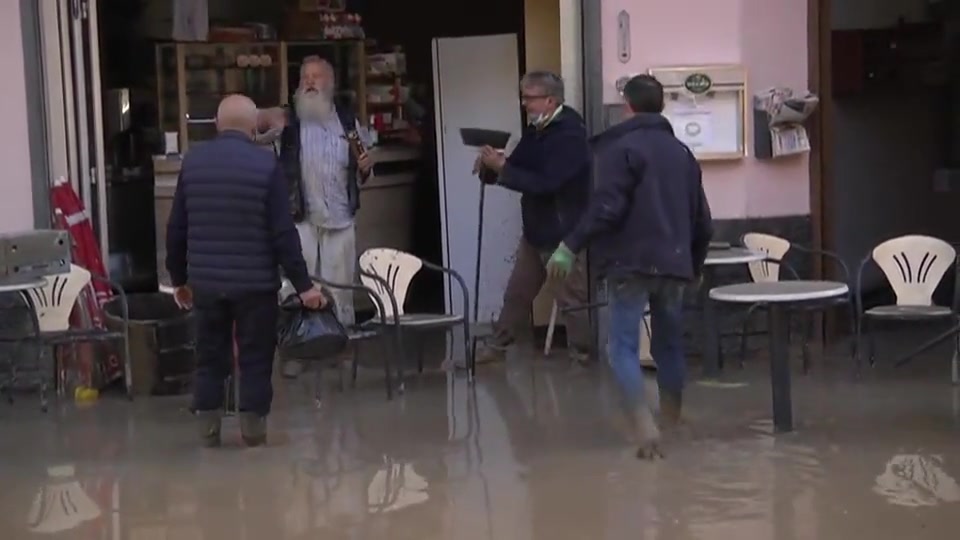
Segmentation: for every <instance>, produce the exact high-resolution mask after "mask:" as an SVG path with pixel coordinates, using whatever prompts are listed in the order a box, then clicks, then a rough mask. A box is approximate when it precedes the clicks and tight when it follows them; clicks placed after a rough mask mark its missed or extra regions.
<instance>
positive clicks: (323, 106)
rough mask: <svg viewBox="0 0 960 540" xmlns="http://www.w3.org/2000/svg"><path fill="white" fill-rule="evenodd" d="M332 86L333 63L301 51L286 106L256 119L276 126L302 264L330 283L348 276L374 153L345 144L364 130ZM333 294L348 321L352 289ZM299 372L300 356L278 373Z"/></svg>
mask: <svg viewBox="0 0 960 540" xmlns="http://www.w3.org/2000/svg"><path fill="white" fill-rule="evenodd" d="M334 90H335V80H334V70H333V66H332V65H330V63H329V62H327V61H326V60H323V59H321V58H320V57H319V56H308V57H306V58H304V59H303V63H302V64H301V66H300V86H299V88H297V91H296V93H295V94H294V100H293V103H294V105H293V107H292V108H289V107H288V108H284V109H269V110H266V111H261V115H260V124H261V129H263V128H266V129H267V130H268V131H270V130H272V131H274V132H275V131H276V130H277V128H279V126H280V125H282V126H283V131H282V133H281V134H280V163H281V164H282V166H283V170H284V173H285V175H286V177H287V182H288V183H289V191H290V211H291V213H292V214H293V218H294V221H295V222H296V223H297V231H298V232H299V233H300V243H301V245H302V247H303V256H304V259H306V261H307V268H308V269H309V270H310V271H311V272H313V273H315V275H319V276H320V277H322V278H323V279H326V280H329V281H331V282H335V283H352V282H353V280H354V272H355V267H356V257H357V254H356V236H355V233H354V217H355V215H356V213H357V210H358V209H359V207H360V184H362V183H363V182H365V181H366V180H367V179H369V177H370V175H371V173H372V170H373V160H372V158H371V156H370V155H369V154H368V153H367V152H363V153H362V154H360V155H359V156H357V155H355V154H354V152H352V151H351V149H350V144H349V141H348V140H347V135H348V134H350V133H351V132H354V131H356V132H357V133H358V134H363V133H365V132H364V131H363V130H360V129H359V128H360V124H359V122H358V121H357V118H356V115H355V114H354V112H353V111H352V110H350V109H349V108H348V107H345V106H340V105H338V104H337V103H336V102H335V101H334ZM364 142H367V141H364ZM364 146H369V145H368V144H365V145H364ZM332 296H333V300H334V303H335V305H336V307H337V316H338V317H339V319H340V321H341V322H342V323H343V324H352V323H353V322H354V311H353V292H352V291H334V292H333V293H332ZM302 371H303V366H302V364H301V363H300V362H297V361H295V360H289V359H288V360H286V361H285V362H284V366H283V375H284V376H286V377H290V378H294V377H297V376H298V375H299V374H300V373H301V372H302Z"/></svg>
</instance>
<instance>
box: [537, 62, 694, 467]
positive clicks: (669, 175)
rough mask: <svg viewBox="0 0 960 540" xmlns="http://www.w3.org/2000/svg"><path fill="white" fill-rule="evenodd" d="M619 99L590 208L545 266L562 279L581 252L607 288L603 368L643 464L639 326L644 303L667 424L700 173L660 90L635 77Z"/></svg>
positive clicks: (677, 397)
mask: <svg viewBox="0 0 960 540" xmlns="http://www.w3.org/2000/svg"><path fill="white" fill-rule="evenodd" d="M623 97H624V100H625V101H626V104H627V108H628V113H627V115H628V118H627V119H626V120H625V121H624V122H622V123H621V124H618V125H616V126H614V127H612V128H610V129H609V130H607V131H605V132H604V133H602V134H600V135H598V136H597V137H596V138H595V139H594V141H593V143H594V144H595V150H596V159H597V183H598V184H597V190H596V192H595V193H594V195H593V197H594V198H593V201H592V202H591V205H590V209H589V210H588V212H587V214H586V216H585V217H584V219H583V221H581V222H580V224H579V225H578V226H577V227H576V229H575V230H574V231H573V232H572V233H570V234H569V235H567V237H566V239H565V240H564V241H563V242H562V243H561V244H560V247H559V248H557V250H556V251H555V252H554V254H553V256H552V257H551V258H550V261H549V262H548V264H547V266H548V272H549V273H550V275H551V277H554V278H556V277H562V276H564V275H566V274H567V272H568V271H569V268H570V267H571V266H572V264H573V263H572V261H573V254H574V253H577V252H579V251H580V250H582V249H585V248H586V247H587V245H588V244H589V245H590V248H591V253H592V254H593V256H594V257H595V259H596V262H597V264H598V267H599V271H600V273H601V275H602V276H603V277H606V279H607V285H608V289H607V290H608V296H609V301H610V333H609V356H610V365H611V367H612V368H613V371H614V374H615V376H616V380H617V383H618V385H619V386H620V389H621V391H622V394H623V398H624V401H625V403H626V406H627V412H628V414H630V415H631V416H632V420H633V421H634V423H635V424H634V425H635V426H636V429H637V436H638V439H639V442H640V450H639V452H638V455H639V456H640V457H644V458H652V457H655V456H659V455H660V450H659V438H660V433H659V429H658V428H657V425H656V423H655V422H654V420H653V416H652V412H651V410H650V407H649V405H648V404H647V403H646V401H645V400H644V399H643V396H642V390H643V380H642V379H643V376H642V373H641V370H640V364H639V361H638V349H639V346H640V324H641V321H642V320H643V315H644V310H645V309H646V307H647V304H648V303H649V304H650V311H651V314H650V315H651V319H652V320H651V323H652V328H651V344H650V348H651V353H652V355H653V359H654V361H655V362H656V363H657V382H658V385H659V388H660V410H661V415H662V417H663V418H662V419H663V421H664V423H665V424H666V425H675V424H676V423H678V422H679V421H680V409H681V403H682V395H683V385H684V380H685V377H686V374H685V359H684V353H683V321H682V304H683V289H684V287H685V286H686V285H687V284H689V283H691V282H693V281H697V280H698V279H699V276H700V272H701V270H702V268H703V263H704V260H705V259H706V256H707V248H708V246H709V244H710V238H711V236H712V235H713V225H712V220H711V217H710V207H709V205H708V204H707V198H706V195H705V194H704V191H703V183H702V179H701V171H700V165H699V164H698V163H697V160H696V159H695V158H694V156H693V154H692V153H691V152H690V150H689V149H688V148H687V147H686V145H684V144H683V143H681V142H680V141H679V140H678V139H677V138H676V137H675V136H674V133H673V128H672V126H671V125H670V122H669V121H667V119H666V118H664V117H663V115H662V114H661V113H662V111H663V86H661V85H660V83H659V82H658V81H657V80H656V79H655V78H653V77H651V76H649V75H639V76H636V77H634V78H632V79H631V80H630V81H629V82H628V83H627V85H626V86H625V87H624V89H623Z"/></svg>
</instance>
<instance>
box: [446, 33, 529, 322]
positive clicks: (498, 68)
mask: <svg viewBox="0 0 960 540" xmlns="http://www.w3.org/2000/svg"><path fill="white" fill-rule="evenodd" d="M433 57H434V96H435V100H436V111H437V140H438V142H439V143H440V146H439V148H438V169H439V171H438V173H439V178H440V214H441V224H442V237H443V253H444V261H443V262H444V265H445V266H448V267H450V268H453V269H454V270H456V271H457V272H458V273H459V274H460V275H461V276H463V278H464V280H465V281H466V282H467V284H468V287H469V288H470V296H471V298H470V301H471V302H479V303H480V306H479V307H480V309H479V319H480V321H481V322H488V321H490V320H492V319H494V318H495V317H496V315H497V313H498V312H499V311H500V307H501V303H502V298H503V291H504V289H505V288H506V283H507V278H508V277H509V275H510V270H511V268H512V265H513V258H514V251H515V249H516V246H517V242H518V240H519V238H520V234H521V227H520V197H519V195H518V194H517V193H514V192H511V191H507V190H506V189H503V188H499V187H488V188H487V192H486V196H485V197H486V202H485V213H484V231H483V255H482V262H483V264H482V269H481V272H480V295H479V298H473V283H474V277H475V264H476V249H477V226H478V218H479V214H478V205H479V200H480V181H479V180H478V178H477V177H476V175H474V174H472V172H471V171H472V168H473V163H474V160H475V159H476V156H477V150H476V149H474V148H469V147H467V146H465V145H464V144H463V142H462V141H461V139H460V128H470V127H474V128H488V129H497V130H501V131H509V132H513V133H519V131H520V129H521V127H522V120H521V116H520V99H519V84H520V82H519V81H520V73H519V71H520V70H519V61H518V48H517V36H516V35H515V34H508V35H494V36H473V37H462V38H440V39H435V40H434V41H433ZM446 297H447V308H448V309H450V310H452V312H453V313H457V314H465V315H466V316H468V317H472V316H473V314H472V313H464V306H463V301H462V299H461V294H460V291H459V289H458V286H457V285H456V284H455V283H453V282H450V281H449V280H448V282H447V284H446ZM471 311H472V309H471Z"/></svg>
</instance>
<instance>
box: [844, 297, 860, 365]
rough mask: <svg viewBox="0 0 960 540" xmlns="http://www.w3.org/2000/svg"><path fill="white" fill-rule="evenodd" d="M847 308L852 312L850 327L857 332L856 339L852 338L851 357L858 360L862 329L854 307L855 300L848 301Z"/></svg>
mask: <svg viewBox="0 0 960 540" xmlns="http://www.w3.org/2000/svg"><path fill="white" fill-rule="evenodd" d="M847 309H848V310H849V312H850V328H851V330H853V331H854V332H855V333H856V334H855V337H854V339H852V340H850V357H851V358H852V359H853V360H854V362H856V361H857V357H858V355H859V354H860V330H859V326H858V323H857V309H856V307H854V305H853V302H848V303H847Z"/></svg>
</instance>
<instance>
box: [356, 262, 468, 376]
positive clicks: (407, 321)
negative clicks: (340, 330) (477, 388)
mask: <svg viewBox="0 0 960 540" xmlns="http://www.w3.org/2000/svg"><path fill="white" fill-rule="evenodd" d="M423 269H427V270H431V271H434V272H439V273H442V274H445V275H447V276H450V277H452V278H453V279H454V281H456V282H457V284H458V285H459V286H460V290H461V292H462V294H463V310H464V313H465V314H466V313H470V298H469V293H468V292H467V284H466V282H465V281H464V280H463V278H462V277H461V276H460V274H458V273H457V272H456V271H454V270H451V269H449V268H444V267H442V266H438V265H435V264H432V263H429V262H427V261H424V260H423V259H421V258H419V257H417V256H416V255H412V254H410V253H406V252H403V251H398V250H396V249H390V248H371V249H368V250H366V251H364V252H363V254H362V255H360V264H359V270H360V280H361V282H362V283H363V284H364V285H365V286H366V287H367V288H369V289H371V290H373V291H374V292H375V293H376V295H377V298H378V299H379V300H380V303H381V304H382V305H383V309H384V310H385V311H386V313H384V314H383V315H384V316H385V318H386V320H387V322H388V323H390V324H393V323H395V324H399V326H400V328H401V329H405V330H411V331H413V333H414V335H415V337H417V338H418V337H419V336H417V334H419V333H420V332H423V331H427V330H436V329H447V330H451V329H453V328H454V327H456V326H462V327H463V336H464V344H465V347H464V348H465V350H466V351H467V352H466V355H467V368H468V370H469V372H470V376H471V377H473V376H474V375H475V369H476V366H475V362H474V358H473V355H472V354H471V351H470V350H471V346H470V345H471V343H470V321H469V319H468V318H467V316H466V315H457V314H447V313H407V312H406V311H405V304H406V300H407V294H408V292H409V289H410V283H411V282H412V281H413V278H414V276H416V275H417V273H419V272H420V271H421V270H423ZM378 278H379V279H378ZM377 315H378V316H379V315H381V314H380V307H379V306H378V307H377ZM372 324H377V323H376V319H374V320H373V321H372ZM416 346H417V356H418V358H417V369H418V370H419V371H420V372H422V371H423V354H422V352H423V350H422V343H421V342H420V340H419V339H417V341H416ZM397 367H398V371H399V377H400V381H401V382H400V384H401V390H402V388H403V362H402V361H400V362H398V366H397Z"/></svg>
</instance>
